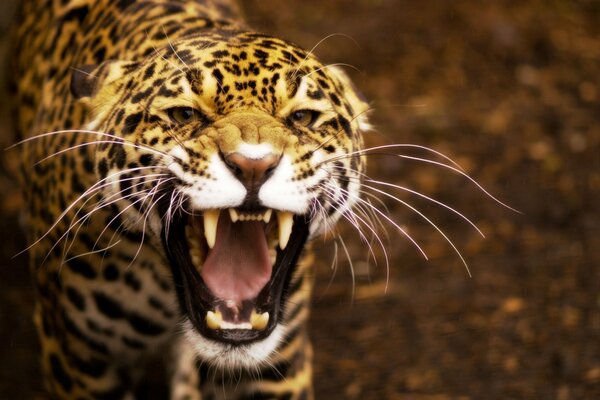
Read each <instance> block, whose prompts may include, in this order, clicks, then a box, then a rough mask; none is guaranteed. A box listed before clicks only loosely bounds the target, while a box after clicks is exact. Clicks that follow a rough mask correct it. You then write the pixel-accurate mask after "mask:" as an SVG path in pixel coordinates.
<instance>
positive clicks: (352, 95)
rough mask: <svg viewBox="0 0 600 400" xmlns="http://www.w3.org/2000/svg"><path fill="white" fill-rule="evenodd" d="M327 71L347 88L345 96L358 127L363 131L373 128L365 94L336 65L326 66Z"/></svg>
mask: <svg viewBox="0 0 600 400" xmlns="http://www.w3.org/2000/svg"><path fill="white" fill-rule="evenodd" d="M327 71H328V72H330V73H332V75H333V76H334V77H336V78H337V79H338V80H339V81H340V83H341V84H342V86H343V87H345V88H347V89H346V92H345V98H346V99H347V100H348V102H349V103H350V105H351V106H352V110H353V111H354V114H355V118H356V122H357V124H358V129H359V130H361V131H363V132H365V131H369V130H371V129H373V127H372V125H371V124H370V123H369V119H368V118H367V114H368V113H369V108H370V107H369V103H368V102H367V99H366V98H365V96H364V95H363V94H362V93H361V92H360V91H359V90H358V89H357V88H356V86H355V85H354V83H352V81H351V80H350V78H349V77H348V75H347V74H346V73H345V72H344V71H342V69H341V68H339V67H337V66H331V67H329V68H327Z"/></svg>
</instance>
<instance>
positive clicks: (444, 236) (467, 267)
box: [365, 185, 472, 277]
mask: <svg viewBox="0 0 600 400" xmlns="http://www.w3.org/2000/svg"><path fill="white" fill-rule="evenodd" d="M365 186H366V185H365ZM366 187H368V188H369V189H370V190H374V191H376V192H377V193H380V194H383V195H384V196H388V197H390V198H392V199H394V200H395V201H397V202H399V203H401V204H403V205H404V206H405V207H408V208H409V209H411V210H412V211H414V212H415V213H417V215H419V216H420V217H421V218H423V219H424V220H425V221H427V222H428V223H429V224H430V225H431V226H432V227H433V228H435V230H437V231H438V232H439V233H440V235H442V237H443V238H444V239H445V240H446V241H447V242H448V244H449V245H450V246H451V247H452V248H453V249H454V251H455V252H456V254H457V255H458V257H459V258H460V260H461V261H462V263H463V265H464V266H465V268H466V270H467V273H468V274H469V277H471V276H472V275H471V270H470V269H469V266H468V265H467V262H466V261H465V259H464V257H463V256H462V254H461V252H460V251H459V250H458V248H457V247H456V246H455V245H454V242H452V240H450V238H449V237H448V236H447V235H446V234H445V233H444V231H443V230H441V229H440V228H439V227H438V226H437V225H436V224H435V223H434V222H433V221H431V219H429V218H428V217H427V216H426V215H425V214H423V213H422V212H421V211H419V210H418V209H417V208H415V207H413V206H411V205H410V204H408V203H407V202H405V201H404V200H401V199H399V198H398V197H396V196H394V195H391V194H389V193H387V192H384V191H383V190H379V189H377V188H375V187H372V186H366Z"/></svg>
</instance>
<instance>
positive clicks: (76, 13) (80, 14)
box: [57, 6, 89, 26]
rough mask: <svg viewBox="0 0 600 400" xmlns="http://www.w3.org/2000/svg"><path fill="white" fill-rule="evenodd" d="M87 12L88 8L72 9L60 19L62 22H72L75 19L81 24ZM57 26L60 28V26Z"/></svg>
mask: <svg viewBox="0 0 600 400" xmlns="http://www.w3.org/2000/svg"><path fill="white" fill-rule="evenodd" d="M88 12H89V8H88V6H82V7H77V8H72V9H71V10H69V12H68V13H66V14H65V16H64V17H63V18H62V20H63V21H65V22H66V21H72V20H74V19H76V20H78V21H79V22H80V23H81V22H83V20H84V19H85V17H87V15H88ZM57 26H60V24H59V25H57Z"/></svg>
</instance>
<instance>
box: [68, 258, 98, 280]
mask: <svg viewBox="0 0 600 400" xmlns="http://www.w3.org/2000/svg"><path fill="white" fill-rule="evenodd" d="M67 267H68V268H69V269H70V270H71V271H73V272H75V273H76V274H79V275H81V276H83V277H85V278H88V279H94V278H95V277H96V271H95V270H94V268H92V266H91V265H90V264H88V263H87V262H85V261H83V260H82V259H81V258H74V259H72V260H69V261H68V262H67Z"/></svg>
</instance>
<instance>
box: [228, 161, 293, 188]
mask: <svg viewBox="0 0 600 400" xmlns="http://www.w3.org/2000/svg"><path fill="white" fill-rule="evenodd" d="M280 159H281V156H280V155H275V154H269V155H266V156H264V157H262V158H259V159H252V158H248V157H244V156H243V155H241V154H240V153H232V154H229V155H227V156H225V163H226V164H227V166H228V167H229V169H231V171H232V172H233V173H234V175H235V176H236V177H237V178H238V179H239V180H240V181H241V182H242V183H243V184H244V186H246V187H247V188H251V187H254V186H257V185H260V184H262V183H263V182H264V181H265V180H266V178H268V177H269V175H270V174H271V173H272V172H273V170H274V169H275V167H277V165H278V164H279V160H280Z"/></svg>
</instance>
